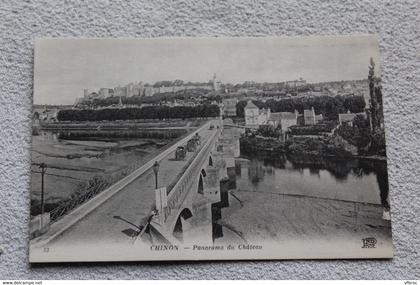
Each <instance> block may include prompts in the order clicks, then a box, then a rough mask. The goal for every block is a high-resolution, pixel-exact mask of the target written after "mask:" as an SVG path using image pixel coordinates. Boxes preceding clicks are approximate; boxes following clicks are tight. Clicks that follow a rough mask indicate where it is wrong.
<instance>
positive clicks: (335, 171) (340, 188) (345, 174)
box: [235, 155, 389, 208]
mask: <svg viewBox="0 0 420 285" xmlns="http://www.w3.org/2000/svg"><path fill="white" fill-rule="evenodd" d="M247 159H248V160H242V161H239V162H238V163H237V165H236V169H235V173H236V176H237V184H238V186H239V189H238V190H239V191H265V192H267V191H269V192H276V193H282V194H294V195H307V196H314V197H321V198H331V199H337V200H345V201H355V202H362V203H374V204H382V206H384V207H385V208H389V203H388V192H389V190H388V174H387V165H386V161H376V160H366V159H338V158H308V157H299V156H286V155H279V156H276V157H273V156H263V155H258V156H253V157H247Z"/></svg>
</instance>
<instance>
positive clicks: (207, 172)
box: [29, 35, 393, 263]
mask: <svg viewBox="0 0 420 285" xmlns="http://www.w3.org/2000/svg"><path fill="white" fill-rule="evenodd" d="M34 62H35V63H34V95H33V110H32V125H33V128H32V149H31V158H32V164H31V190H30V191H31V206H30V207H31V208H30V215H31V216H30V225H29V228H30V229H29V232H30V242H29V247H30V249H29V260H30V262H32V263H39V262H88V261H153V260H264V259H349V258H391V257H392V256H393V246H392V236H391V221H390V220H391V217H390V205H389V185H388V174H387V158H386V145H385V127H384V117H383V97H382V88H381V60H380V55H379V49H378V40H377V38H376V37H375V36H371V35H365V36H335V37H334V36H328V37H327V36H322V37H321V36H312V37H238V38H223V37H221V38H153V39H152V38H151V39H75V38H73V39H70V38H69V39H65V38H48V39H37V40H36V41H35V60H34Z"/></svg>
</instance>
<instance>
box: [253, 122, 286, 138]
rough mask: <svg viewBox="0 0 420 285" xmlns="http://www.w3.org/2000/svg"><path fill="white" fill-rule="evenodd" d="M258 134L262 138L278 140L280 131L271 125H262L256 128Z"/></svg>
mask: <svg viewBox="0 0 420 285" xmlns="http://www.w3.org/2000/svg"><path fill="white" fill-rule="evenodd" d="M258 134H259V135H260V136H263V137H271V138H278V137H280V135H281V131H280V130H279V129H277V128H275V127H274V126H272V125H262V126H260V127H259V128H258Z"/></svg>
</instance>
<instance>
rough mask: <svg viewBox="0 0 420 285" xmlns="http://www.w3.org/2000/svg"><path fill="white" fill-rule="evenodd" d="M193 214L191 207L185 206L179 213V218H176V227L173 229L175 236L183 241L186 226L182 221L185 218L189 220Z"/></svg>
mask: <svg viewBox="0 0 420 285" xmlns="http://www.w3.org/2000/svg"><path fill="white" fill-rule="evenodd" d="M192 216H193V214H192V212H191V210H190V209H188V208H184V209H183V210H182V211H181V213H179V215H178V218H177V220H176V223H175V226H174V229H173V233H172V234H173V236H174V237H175V238H176V239H178V240H180V241H183V239H184V230H185V229H184V228H183V225H182V221H183V220H184V221H185V220H188V219H189V218H191V217H192Z"/></svg>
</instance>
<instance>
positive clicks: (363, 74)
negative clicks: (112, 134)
mask: <svg viewBox="0 0 420 285" xmlns="http://www.w3.org/2000/svg"><path fill="white" fill-rule="evenodd" d="M371 57H372V58H373V59H374V61H375V63H376V72H377V74H378V75H379V71H380V66H379V65H380V62H379V53H378V42H377V39H376V37H374V36H353V37H344V36H343V37H315V36H313V37H256V38H154V39H51V38H50V39H37V40H36V41H35V67H34V103H35V104H73V103H74V102H75V99H76V98H77V97H82V96H83V89H85V88H86V89H89V91H97V90H98V89H99V88H101V87H107V88H114V87H116V86H124V85H126V84H128V83H131V82H140V81H142V82H143V83H146V82H148V83H152V84H153V83H154V82H156V81H161V80H176V79H181V80H184V81H185V82H186V81H192V82H208V81H209V80H210V79H211V78H212V77H213V74H214V73H216V74H217V80H219V81H221V82H222V83H233V84H235V83H240V82H244V81H255V82H282V81H287V80H295V79H299V78H303V79H305V80H306V81H307V82H323V81H338V80H354V79H366V78H367V74H368V66H369V60H370V58H371Z"/></svg>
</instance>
